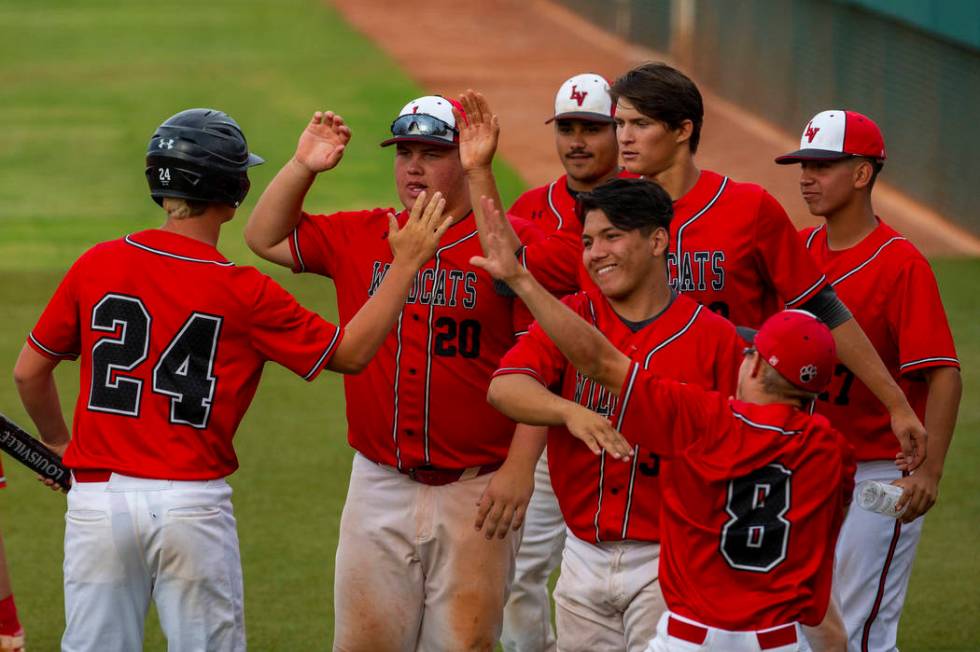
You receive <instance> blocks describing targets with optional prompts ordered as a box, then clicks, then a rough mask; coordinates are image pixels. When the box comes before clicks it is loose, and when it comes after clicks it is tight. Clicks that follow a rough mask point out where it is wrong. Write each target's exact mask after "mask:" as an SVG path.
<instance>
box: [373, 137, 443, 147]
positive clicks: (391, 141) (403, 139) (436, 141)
mask: <svg viewBox="0 0 980 652" xmlns="http://www.w3.org/2000/svg"><path fill="white" fill-rule="evenodd" d="M395 143H428V144H430V145H440V146H442V147H458V146H459V143H455V142H450V141H448V140H445V139H444V138H439V137H438V136H394V137H392V138H389V139H388V140H383V141H381V147H387V146H388V145H394V144H395Z"/></svg>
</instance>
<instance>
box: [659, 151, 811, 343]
mask: <svg viewBox="0 0 980 652" xmlns="http://www.w3.org/2000/svg"><path fill="white" fill-rule="evenodd" d="M795 233H796V228H795V227H794V226H793V224H792V223H791V222H790V220H789V217H788V216H787V215H786V211H784V210H783V207H782V206H780V205H779V202H777V201H776V200H775V198H773V196H772V195H770V194H769V193H768V192H766V191H765V190H764V189H763V188H762V187H760V186H757V185H755V184H753V183H738V182H735V181H732V180H731V179H729V178H728V177H722V176H720V175H718V174H716V173H714V172H710V171H708V170H702V171H701V176H700V177H698V181H697V183H696V184H695V185H694V187H693V188H691V190H689V191H688V192H687V194H685V195H684V196H683V197H681V198H679V199H678V200H677V201H675V202H674V219H673V220H671V223H670V249H669V254H668V256H667V260H668V264H669V268H670V276H671V284H672V286H673V287H674V288H675V289H676V290H677V291H679V292H683V293H684V294H687V295H689V296H690V297H692V298H693V299H694V300H696V301H698V302H699V303H702V304H704V305H706V306H708V307H709V308H710V309H711V310H713V311H715V312H717V313H719V314H721V315H723V316H725V317H727V318H728V319H730V320H731V321H732V322H734V323H735V324H737V325H738V326H751V327H753V328H758V327H759V326H761V325H762V322H764V321H765V320H766V319H767V318H768V317H769V316H771V315H773V314H775V313H776V312H779V311H780V310H782V309H783V308H784V307H785V308H798V307H800V306H801V305H802V304H803V303H805V302H806V301H807V300H808V299H810V298H812V297H813V296H814V295H815V294H816V293H817V292H819V291H820V289H821V288H822V287H823V286H824V285H825V284H826V283H825V281H826V279H825V278H824V276H823V274H821V273H820V271H819V270H818V269H817V266H816V265H815V264H814V262H813V260H811V259H810V257H809V256H807V255H806V252H805V251H804V248H803V247H801V246H800V243H799V242H798V238H797V237H795V236H794V234H795Z"/></svg>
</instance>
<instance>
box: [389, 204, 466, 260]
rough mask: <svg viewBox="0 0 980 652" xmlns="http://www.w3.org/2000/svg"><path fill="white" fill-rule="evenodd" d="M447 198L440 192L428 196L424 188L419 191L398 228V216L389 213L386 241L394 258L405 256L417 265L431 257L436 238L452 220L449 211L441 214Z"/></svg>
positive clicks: (435, 245) (400, 258) (436, 241)
mask: <svg viewBox="0 0 980 652" xmlns="http://www.w3.org/2000/svg"><path fill="white" fill-rule="evenodd" d="M445 208H446V199H445V198H444V197H443V196H442V193H441V192H436V193H435V194H433V195H432V197H431V198H429V197H428V196H427V195H426V193H425V191H423V192H421V193H419V196H418V197H417V198H416V199H415V203H414V204H413V205H412V210H411V211H409V214H408V220H407V221H406V222H405V225H404V226H402V227H401V228H398V219H397V217H396V216H395V215H394V214H393V213H388V225H389V231H388V245H389V246H390V247H391V253H392V254H393V255H394V259H395V261H400V260H404V261H405V262H406V263H408V264H409V265H411V266H413V267H415V268H416V269H418V268H419V267H421V266H422V265H423V264H425V262H426V261H427V260H429V259H430V258H432V256H433V255H435V253H436V249H438V248H439V240H440V239H441V238H442V236H443V234H445V233H446V230H447V229H449V226H450V225H451V224H452V222H453V216H452V215H446V216H445V217H444V216H443V210H444V209H445Z"/></svg>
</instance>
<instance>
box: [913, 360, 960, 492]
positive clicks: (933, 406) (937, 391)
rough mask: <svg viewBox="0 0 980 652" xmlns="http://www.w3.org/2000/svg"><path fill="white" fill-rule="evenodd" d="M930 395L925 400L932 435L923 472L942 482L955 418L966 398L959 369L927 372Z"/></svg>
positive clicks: (949, 368)
mask: <svg viewBox="0 0 980 652" xmlns="http://www.w3.org/2000/svg"><path fill="white" fill-rule="evenodd" d="M926 379H927V382H928V383H929V393H928V395H927V397H926V414H925V426H926V432H928V433H929V439H928V442H927V443H926V449H927V454H926V461H925V462H924V463H923V465H922V470H923V471H926V472H929V473H932V474H933V475H935V477H936V479H937V480H938V479H940V478H942V475H943V464H944V463H945V461H946V453H947V451H948V450H949V444H950V441H952V439H953V430H955V428H956V416H957V414H958V412H959V409H960V397H961V396H962V394H963V381H962V378H961V377H960V371H959V369H956V368H955V367H938V368H936V369H931V370H928V371H927V372H926Z"/></svg>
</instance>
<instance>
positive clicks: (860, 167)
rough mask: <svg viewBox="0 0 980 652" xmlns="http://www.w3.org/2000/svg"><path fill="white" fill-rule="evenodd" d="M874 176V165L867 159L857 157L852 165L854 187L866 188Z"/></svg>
mask: <svg viewBox="0 0 980 652" xmlns="http://www.w3.org/2000/svg"><path fill="white" fill-rule="evenodd" d="M872 177H874V166H873V165H871V161H868V160H867V159H858V161H857V164H856V165H855V166H854V177H853V178H854V189H855V190H862V189H864V188H867V187H868V185H869V184H870V183H871V179H872Z"/></svg>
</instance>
